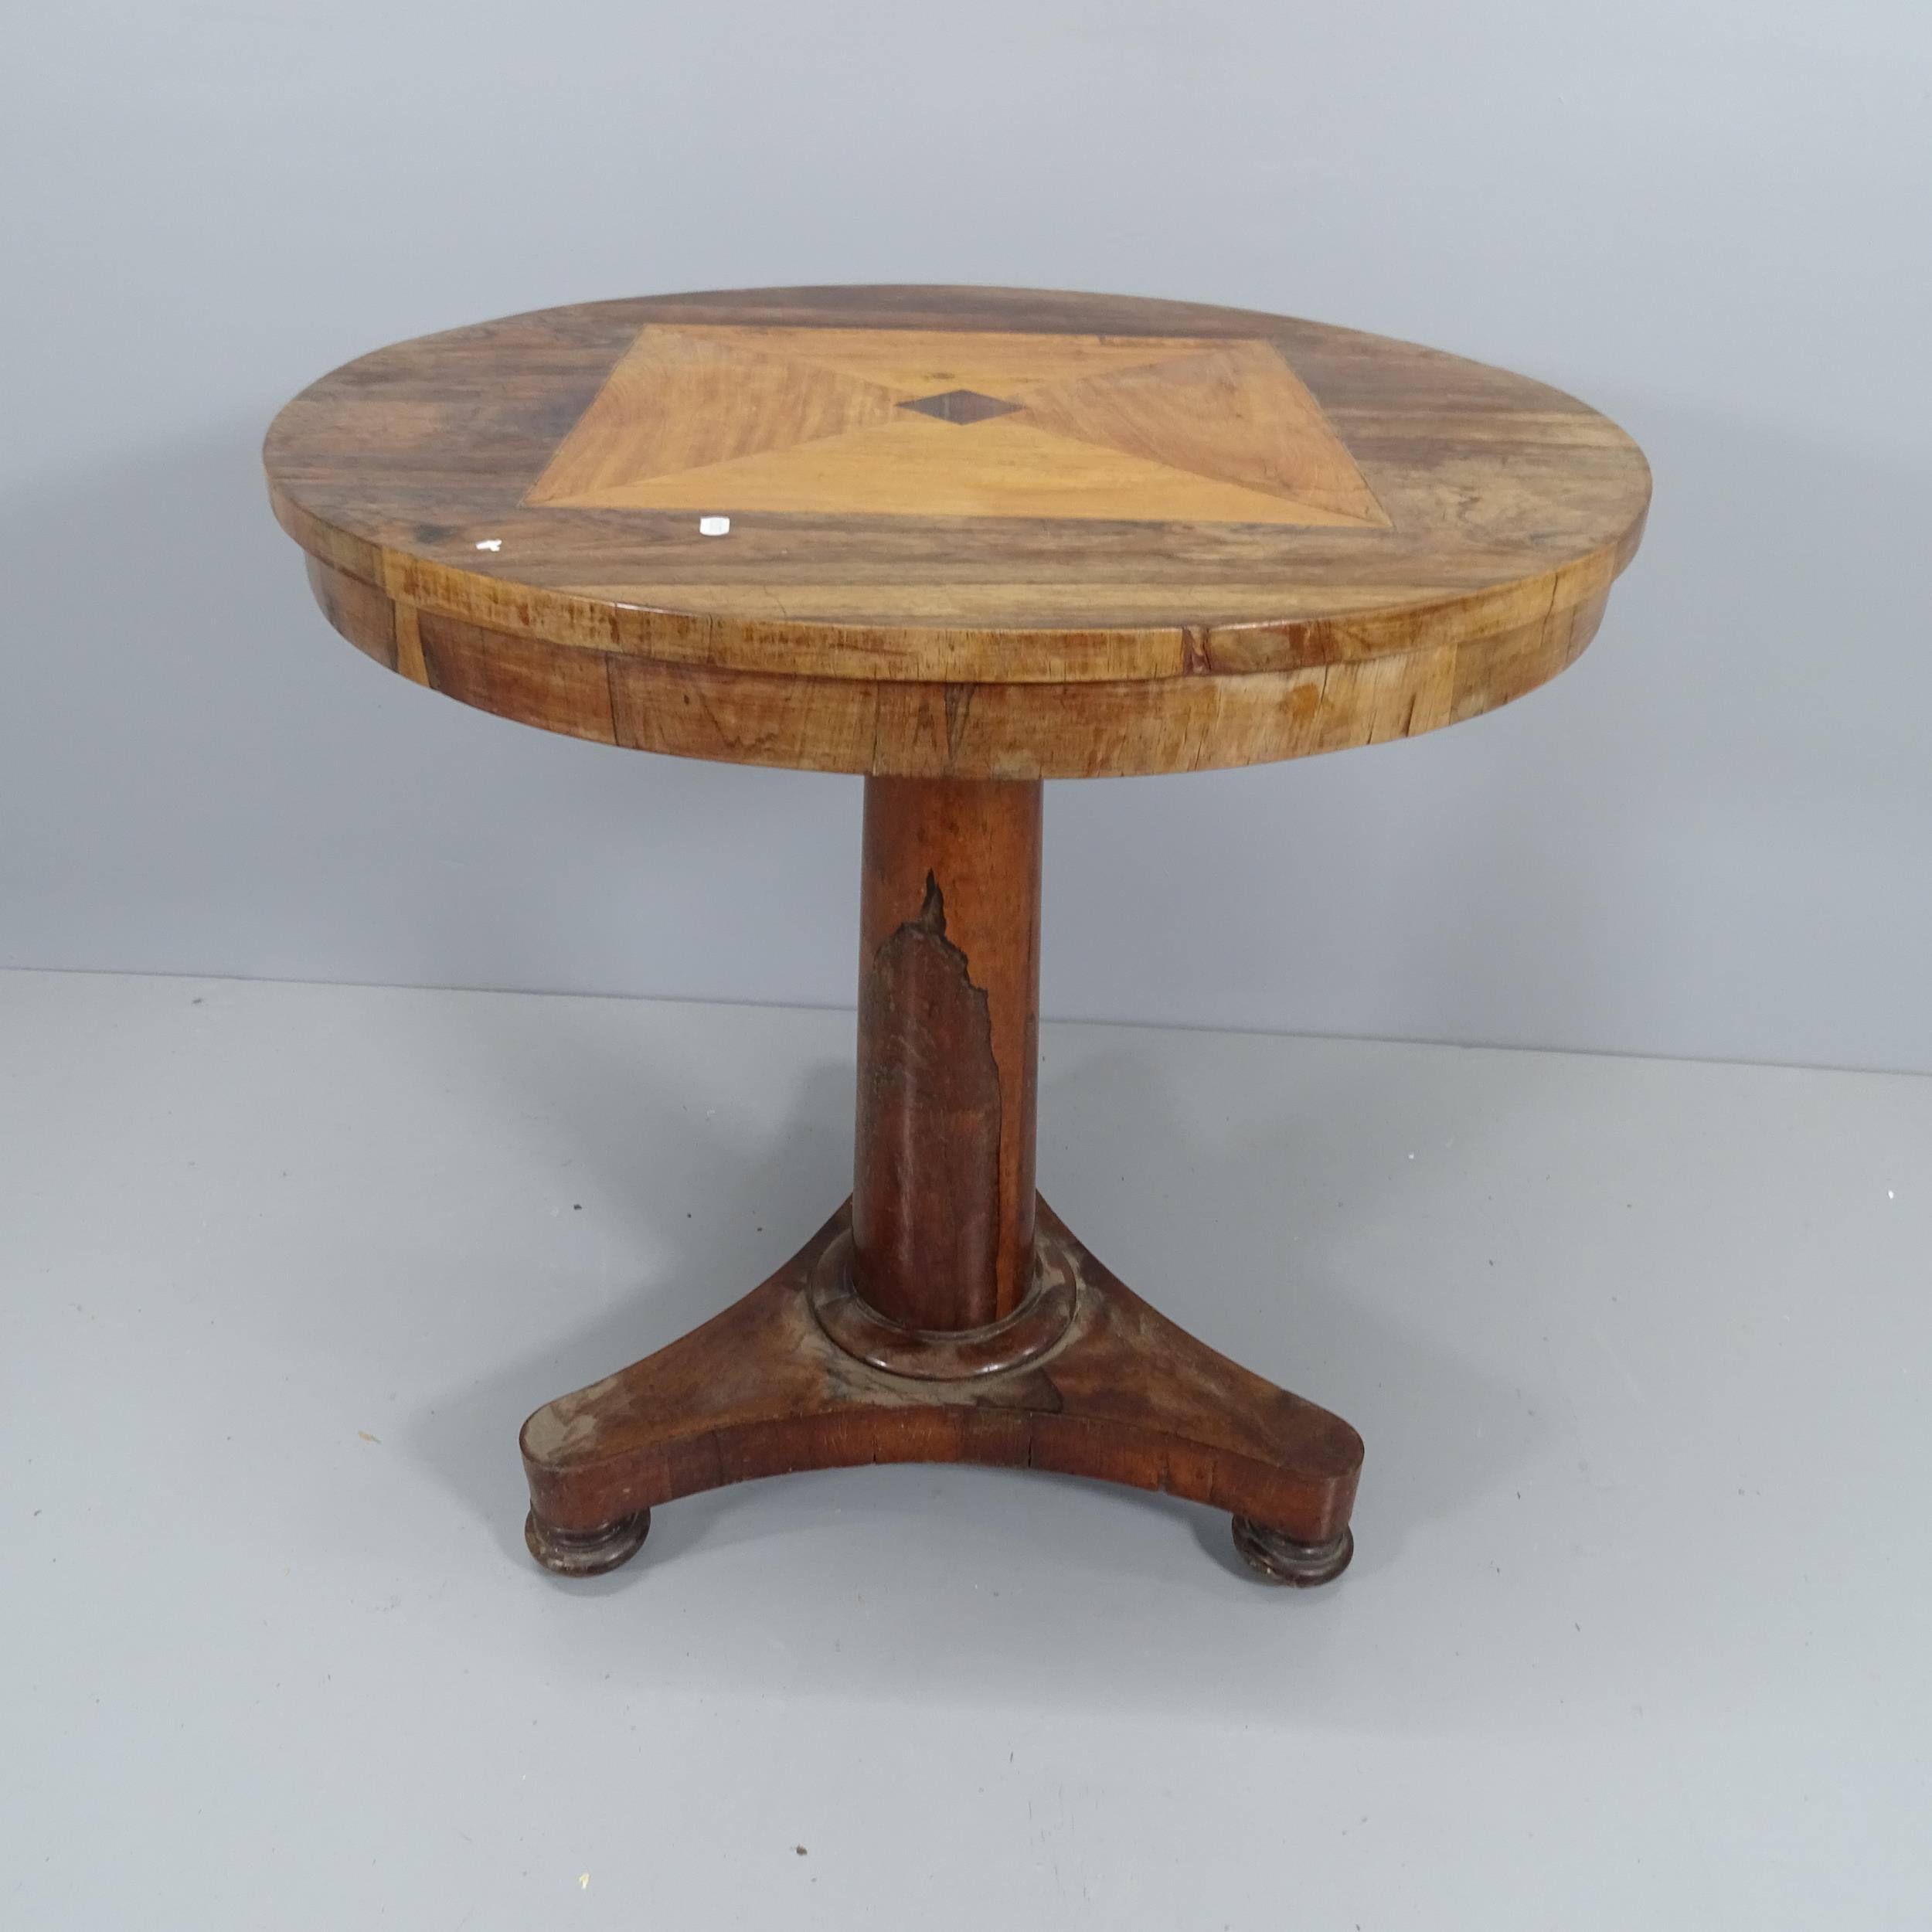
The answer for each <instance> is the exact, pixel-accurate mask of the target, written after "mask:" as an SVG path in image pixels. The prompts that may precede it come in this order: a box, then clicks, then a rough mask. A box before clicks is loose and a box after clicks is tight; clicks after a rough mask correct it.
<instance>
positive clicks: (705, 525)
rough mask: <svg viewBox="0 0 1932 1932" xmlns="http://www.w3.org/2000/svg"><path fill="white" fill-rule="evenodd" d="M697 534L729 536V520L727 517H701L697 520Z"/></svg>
mask: <svg viewBox="0 0 1932 1932" xmlns="http://www.w3.org/2000/svg"><path fill="white" fill-rule="evenodd" d="M698 534H699V536H730V534H731V519H730V517H728V516H701V517H699V519H698Z"/></svg>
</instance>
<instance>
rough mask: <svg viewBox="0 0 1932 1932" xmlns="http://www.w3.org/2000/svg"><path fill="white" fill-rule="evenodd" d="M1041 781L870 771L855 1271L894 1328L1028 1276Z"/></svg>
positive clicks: (962, 1313)
mask: <svg viewBox="0 0 1932 1932" xmlns="http://www.w3.org/2000/svg"><path fill="white" fill-rule="evenodd" d="M1040 791H1041V787H1040V785H1039V781H1037V780H1036V781H1028V782H1009V781H1000V780H964V779H927V778H868V779H867V780H866V815H865V877H864V883H863V886H862V889H861V893H860V898H859V1113H858V1134H857V1142H858V1145H857V1149H856V1159H855V1166H854V1176H853V1183H852V1281H853V1286H854V1287H855V1290H856V1291H857V1292H858V1294H859V1296H860V1298H862V1300H863V1301H866V1303H868V1304H869V1305H870V1306H871V1307H872V1308H874V1309H876V1311H878V1312H879V1314H880V1315H884V1316H885V1317H886V1318H887V1319H888V1320H889V1321H896V1322H898V1323H900V1324H901V1325H903V1326H905V1327H906V1328H927V1329H943V1330H951V1331H957V1330H960V1329H964V1328H982V1327H984V1326H985V1325H987V1324H988V1323H989V1322H992V1321H998V1320H999V1319H1000V1318H1002V1317H1003V1316H1005V1315H1009V1314H1010V1313H1011V1312H1012V1310H1013V1309H1014V1308H1015V1307H1017V1306H1018V1305H1019V1303H1020V1302H1021V1301H1022V1300H1023V1299H1024V1298H1025V1297H1026V1292H1027V1290H1028V1288H1029V1286H1030V1284H1031V1282H1032V1262H1033V1205H1034V1196H1033V1143H1034V1120H1035V1113H1036V1063H1037V1060H1038V1054H1039V906H1040Z"/></svg>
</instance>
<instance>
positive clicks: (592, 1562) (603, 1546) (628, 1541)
mask: <svg viewBox="0 0 1932 1932" xmlns="http://www.w3.org/2000/svg"><path fill="white" fill-rule="evenodd" d="M650 1533H651V1512H650V1511H649V1510H648V1509H640V1510H639V1511H638V1512H637V1514H636V1515H634V1516H620V1517H618V1519H617V1521H616V1522H607V1523H605V1524H604V1526H602V1527H601V1528H600V1529H553V1527H552V1526H550V1525H549V1523H546V1522H541V1521H539V1519H538V1516H537V1513H536V1511H535V1510H534V1509H532V1511H531V1512H530V1513H529V1515H527V1516H526V1517H525V1518H524V1519H523V1540H524V1541H525V1542H526V1543H528V1544H529V1546H530V1554H531V1555H532V1556H534V1557H535V1558H536V1560H537V1561H538V1562H539V1563H541V1564H542V1565H543V1567H544V1568H545V1569H546V1570H551V1571H553V1572H554V1573H556V1575H558V1576H560V1577H601V1576H602V1575H603V1574H604V1572H605V1571H606V1570H615V1569H617V1567H618V1566H620V1565H621V1564H624V1563H628V1562H629V1561H630V1560H631V1558H632V1557H633V1556H635V1555H636V1554H637V1553H638V1551H639V1550H640V1549H642V1548H643V1547H644V1539H645V1537H646V1536H649V1535H650Z"/></svg>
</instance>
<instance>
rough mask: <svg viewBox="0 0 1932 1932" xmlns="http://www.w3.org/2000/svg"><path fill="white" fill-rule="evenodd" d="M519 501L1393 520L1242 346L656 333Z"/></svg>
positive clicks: (1132, 339) (768, 331)
mask: <svg viewBox="0 0 1932 1932" xmlns="http://www.w3.org/2000/svg"><path fill="white" fill-rule="evenodd" d="M964 428H970V429H971V430H972V432H973V433H972V434H971V435H970V436H955V435H954V434H953V431H954V430H956V429H964ZM524 501H525V502H527V503H529V504H530V505H532V506H533V507H534V506H537V505H546V506H553V507H555V508H556V509H583V510H591V509H604V510H690V511H695V512H698V513H699V514H700V515H711V514H719V515H730V514H743V515H750V514H752V513H753V512H772V513H774V514H797V515H811V516H821V517H822V516H869V515H876V516H893V517H906V516H942V517H978V516H989V517H990V516H999V517H1027V516H1031V517H1046V518H1054V519H1059V518H1064V517H1094V518H1102V519H1111V520H1116V521H1118V520H1128V521H1134V522H1200V523H1221V522H1226V523H1274V524H1281V525H1284V526H1290V527H1295V526H1301V527H1304V528H1305V527H1308V526H1324V525H1325V526H1331V527H1332V528H1335V529H1369V530H1377V529H1379V530H1386V529H1389V517H1388V515H1387V513H1386V512H1385V511H1384V510H1383V508H1382V505H1380V504H1379V502H1376V498H1375V496H1374V494H1373V493H1372V492H1371V491H1370V489H1369V486H1368V484H1367V482H1366V480H1365V479H1364V478H1363V476H1362V472H1361V471H1359V469H1358V468H1356V467H1355V460H1354V458H1353V457H1352V456H1350V454H1349V451H1348V450H1347V448H1346V447H1345V445H1344V444H1343V443H1342V439H1341V438H1340V437H1339V436H1338V435H1337V434H1336V433H1335V430H1334V428H1333V427H1332V426H1331V425H1330V424H1329V423H1328V420H1326V418H1325V417H1324V416H1323V415H1322V413H1321V405H1320V404H1319V403H1317V402H1316V400H1315V397H1314V396H1312V395H1311V393H1309V391H1308V389H1307V388H1306V387H1305V386H1304V385H1303V383H1301V379H1300V378H1299V377H1298V376H1296V375H1295V373H1294V371H1293V370H1292V369H1290V368H1289V367H1288V366H1287V363H1286V362H1284V360H1283V359H1282V357H1281V351H1280V349H1279V348H1278V347H1277V345H1275V344H1274V342H1270V341H1264V340H1262V339H1260V338H1250V337H1245V336H1230V337H1223V336H1194V335H1172V336H1169V335H1051V334H1046V333H1039V332H1032V333H1027V332H1018V331H1010V330H1000V329H926V328H838V327H832V326H829V325H828V326H823V327H821V326H818V325H812V326H805V325H790V324H770V325H766V324H763V323H737V322H730V323H699V322H677V323H668V322H651V323H647V324H646V325H645V326H644V327H643V328H641V329H640V330H639V331H638V334H637V335H636V337H635V338H634V339H633V341H632V342H631V345H630V347H629V348H628V349H626V350H625V351H624V353H623V354H622V355H620V356H619V357H618V359H617V362H616V363H615V364H614V366H613V367H612V368H611V372H610V373H609V375H607V376H606V377H605V379H604V386H603V387H602V388H601V389H600V390H599V391H598V392H597V395H596V396H595V397H594V399H593V400H592V401H591V403H590V406H589V407H588V408H587V410H585V411H584V412H583V415H582V416H580V417H579V418H578V419H577V423H576V425H575V426H574V427H573V428H572V430H571V431H570V434H569V435H567V436H566V437H565V438H564V439H563V441H562V442H561V443H560V444H559V445H558V446H557V447H556V450H555V451H553V452H552V454H551V457H550V460H549V462H548V463H547V464H546V465H545V466H544V469H543V474H541V475H540V476H539V478H537V479H536V482H535V483H533V484H532V485H531V488H530V490H529V495H527V496H526V498H525V499H524Z"/></svg>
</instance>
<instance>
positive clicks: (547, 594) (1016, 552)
mask: <svg viewBox="0 0 1932 1932" xmlns="http://www.w3.org/2000/svg"><path fill="white" fill-rule="evenodd" d="M266 461H267V468H268V472H269V477H270V486H271V492H272V495H273V498H274V505H275V509H276V512H277V515H278V516H279V517H280V519H281V522H282V523H283V525H284V527H285V528H286V529H287V531H288V532H289V533H290V535H291V536H293V537H294V538H295V539H296V540H297V541H298V543H301V545H302V546H303V547H304V549H305V550H307V551H308V553H309V556H310V560H311V561H310V567H311V577H313V579H314V581H315V587H316V590H317V594H318V597H320V598H321V600H322V603H323V605H324V607H325V610H326V611H328V614H329V616H330V617H331V619H332V621H334V622H335V624H336V625H337V626H338V628H340V629H342V631H345V633H346V634H348V635H349V636H350V637H351V638H352V639H353V640H354V641H355V642H356V643H357V644H359V645H361V646H362V648H363V649H365V650H366V651H369V652H370V653H371V654H372V655H374V656H376V657H377V658H379V659H380V660H382V661H383V662H385V663H386V664H388V665H390V666H391V667H392V668H394V669H396V670H398V671H400V672H403V673H404V674H406V675H409V676H411V677H413V678H415V679H417V680H418V681H419V682H423V683H426V684H429V685H433V686H434V687H436V688H437V689H440V690H443V691H445V692H448V693H449V694H450V695H451V696H455V697H457V698H460V699H464V701H465V702H469V703H472V704H475V705H478V706H482V707H483V708H485V709H488V710H492V711H495V712H498V713H502V714H503V715H505V716H509V717H513V718H519V719H523V720H525V721H526V722H528V723H532V724H536V725H541V726H546V727H548V728H549V729H551V730H560V731H566V732H570V733H574V734H576V735H577V736H582V737H586V738H592V739H599V740H604V741H606V742H609V743H618V744H624V745H630V746H634V747H638V748H640V749H643V750H657V751H668V752H674V753H682V754H685V755H688V756H696V757H709V758H721V759H729V760H739V761H743V762H747V763H751V764H774V765H788V766H798V767H806V768H809V769H815V770H833V771H851V772H862V773H867V774H875V775H881V776H884V775H893V776H901V777H952V778H984V777H1000V778H1018V779H1027V778H1039V777H1081V776H1089V775H1095V774H1107V773H1119V772H1154V771H1171V770H1195V769H1199V768H1204V767H1214V766H1225V765H1237V764H1252V763H1256V762H1259V761H1261V760H1267V759H1274V758H1284V757H1297V756H1300V755H1302V754H1304V753H1310V752H1315V751H1323V750H1332V749H1335V748H1337V747H1342V746H1346V745H1353V744H1362V743H1371V742H1375V741H1379V740H1385V739H1389V738H1396V737H1400V736H1406V735H1410V734H1412V733H1417V732H1421V731H1426V730H1432V729H1434V728H1435V727H1436V726H1440V725H1444V724H1447V723H1453V722H1454V721H1455V720H1456V719H1460V718H1465V717H1468V716H1473V715H1475V713H1479V712H1482V711H1485V710H1488V709H1491V708H1492V707H1493V706H1496V705H1498V704H1501V703H1503V702H1506V701H1507V700H1508V699H1511V698H1512V697H1515V696H1518V695H1519V694H1520V693H1521V692H1524V691H1526V690H1529V689H1531V688H1532V687H1533V686H1534V685H1537V684H1539V683H1541V682H1543V680H1544V679H1547V678H1549V677H1550V676H1551V675H1553V674H1554V673H1555V672H1557V671H1559V670H1560V669H1562V668H1563V666H1564V665H1566V664H1568V663H1569V662H1570V661H1571V660H1572V659H1573V658H1574V657H1575V656H1576V655H1577V653H1578V652H1579V651H1581V649H1582V648H1583V646H1584V645H1585V644H1587V642H1588V641H1589V639H1590V636H1591V634H1593V632H1594V630H1595V628H1596V626H1597V621H1598V619H1599V617H1600V615H1601V614H1602V611H1603V606H1604V598H1605V597H1606V595H1607V593H1608V590H1609V588H1610V585H1611V581H1612V580H1613V579H1614V577H1615V576H1616V574H1617V572H1618V570H1621V568H1622V566H1623V565H1624V563H1626V562H1627V561H1628V560H1629V558H1630V556H1631V554H1632V553H1633V552H1634V549H1635V547H1636V545H1637V542H1638V537H1639V535H1640V534H1641V528H1642V524H1643V519H1644V513H1645V506H1646V505H1647V503H1648V496H1649V474H1648V470H1647V468H1646V467H1645V463H1644V460H1643V457H1642V456H1641V454H1639V452H1638V450H1637V448H1636V447H1635V445H1634V444H1632V443H1631V440H1630V439H1629V438H1628V437H1626V436H1625V435H1624V434H1623V432H1622V431H1621V430H1618V429H1617V427H1615V425H1614V424H1613V423H1611V422H1609V421H1608V420H1606V419H1605V418H1604V417H1602V416H1600V415H1598V414H1597V413H1596V412H1595V411H1594V410H1590V409H1588V408H1587V407H1586V406H1584V405H1583V404H1582V403H1579V402H1577V401H1576V400H1574V399H1573V398H1572V397H1570V396H1566V395H1563V394H1562V393H1560V392H1559V391H1557V390H1555V389H1549V388H1548V387H1546V386H1543V385H1542V384H1540V383H1534V382H1531V381H1529V380H1527V379H1525V378H1523V377H1521V376H1513V375H1509V374H1507V373H1505V372H1502V371H1501V370H1498V369H1491V368H1488V367H1485V366H1482V365H1480V364H1478V363H1475V362H1466V361H1463V360H1461V359H1458V358H1456V357H1454V356H1450V355H1443V354H1440V353H1439V352H1435V351H1433V350H1430V349H1420V348H1417V347H1415V346H1413V345H1410V344H1408V343H1404V342H1392V341H1389V340H1387V339H1386V338H1382V337H1379V336H1373V335H1360V334H1357V333H1355V332H1352V331H1349V330H1345V329H1339V328H1328V327H1325V326H1323V325H1319V324H1316V323H1311V322H1305V321H1294V320H1291V319H1289V318H1285V317H1282V316H1276V315H1260V314H1253V313H1249V312H1247V311H1240V310H1233V309H1226V308H1202V307H1198V306H1194V305H1191V304H1183V303H1176V302H1165V301H1139V300H1134V299H1130V298H1124V297H1112V296H1093V295H1074V294H1052V293H1044V292H1035V291H1005V290H987V289H965V288H960V289H948V288H825V289H780V290H764V291H743V292H736V293H730V294H712V295H686V296H669V297H658V298H648V299H644V300H638V301H613V302H599V303H591V304H584V305H583V306H580V307H577V308H560V309H553V310H547V311H542V312H540V313H538V314H535V315H521V316H515V317H512V318H509V319H507V320H505V321H496V322H488V323H485V324H482V325H479V326H478V327H475V328H463V329H456V330H452V331H451V332H448V333H447V334H444V335H431V336H426V337H423V338H421V339H420V340H418V341H415V342H404V343H401V344H399V345H396V346H394V347H393V348H389V349H383V350H380V351H379V352H377V353H376V354H374V355H368V356H365V357H363V358H362V359H360V360H359V361H357V362H352V363H350V364H349V365H348V366H346V367H345V368H342V369H338V370H337V371H335V373H334V374H332V375H330V376H325V377H324V378H323V379H322V380H321V381H320V382H319V383H316V384H315V385H314V386H312V387H311V388H310V389H307V390H305V391H304V393H302V394H301V396H298V398H296V400H294V402H292V403H290V404H289V405H288V406H287V408H286V409H285V410H283V412H282V413H281V415H280V416H279V417H277V419H276V421H275V423H274V427H273V428H272V429H271V430H270V433H269V437H268V441H267V450H266ZM720 526H728V527H722V528H721V527H720ZM713 531H716V532H717V533H716V534H707V532H713Z"/></svg>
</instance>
